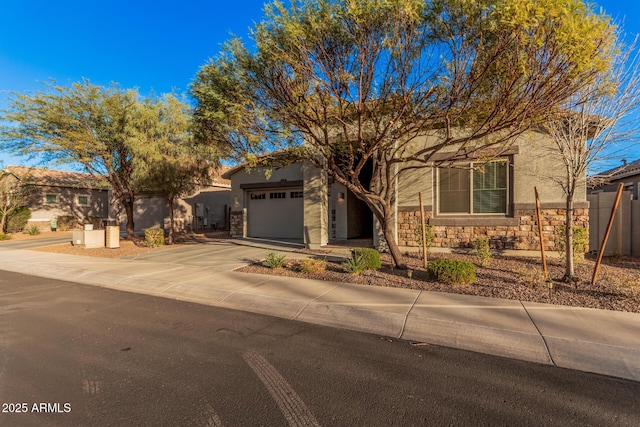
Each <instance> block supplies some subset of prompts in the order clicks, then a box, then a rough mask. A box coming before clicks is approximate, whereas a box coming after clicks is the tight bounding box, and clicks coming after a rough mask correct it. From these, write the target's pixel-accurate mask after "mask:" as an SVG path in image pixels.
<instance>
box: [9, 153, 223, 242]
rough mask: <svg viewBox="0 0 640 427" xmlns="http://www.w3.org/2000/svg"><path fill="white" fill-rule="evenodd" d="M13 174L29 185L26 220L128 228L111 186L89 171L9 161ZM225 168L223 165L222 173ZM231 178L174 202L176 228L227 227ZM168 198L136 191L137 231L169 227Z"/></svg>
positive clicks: (41, 223)
mask: <svg viewBox="0 0 640 427" xmlns="http://www.w3.org/2000/svg"><path fill="white" fill-rule="evenodd" d="M6 170H7V171H8V172H10V173H11V174H12V175H11V176H16V177H19V178H20V179H21V180H23V181H24V182H26V183H28V184H30V185H32V186H33V188H34V189H35V191H33V192H31V193H30V195H29V198H28V202H27V205H28V207H29V208H30V209H31V219H29V224H37V225H38V226H39V227H40V228H41V229H49V228H50V226H51V220H56V221H57V224H56V225H57V226H58V228H62V229H65V228H74V227H76V226H78V225H81V224H82V223H94V224H95V225H102V224H104V223H105V222H107V221H109V222H115V223H119V224H120V226H121V228H122V231H124V230H125V228H126V215H125V214H124V212H123V211H121V209H120V205H119V203H118V202H117V200H115V199H114V197H113V195H112V193H111V191H110V190H109V186H108V184H107V183H105V182H98V181H96V179H95V178H94V177H93V176H92V175H89V174H84V173H78V172H65V171H58V170H50V169H43V168H32V167H24V166H9V167H7V168H6ZM225 170H226V169H225V168H223V169H222V170H221V172H224V171H225ZM230 189H231V182H230V181H228V180H225V179H223V178H221V177H220V175H219V174H217V175H216V176H214V177H213V178H212V182H211V183H210V185H208V186H207V187H204V188H201V189H199V190H198V191H196V192H195V193H194V194H192V195H190V196H188V197H184V198H182V199H179V200H177V201H176V206H175V217H176V224H177V227H176V228H177V229H178V230H183V229H189V230H198V229H205V228H209V229H211V228H213V227H214V226H215V227H219V228H221V229H223V228H225V227H228V225H227V224H228V220H229V206H230V201H231V196H230ZM168 216H169V212H168V208H167V205H166V201H165V200H163V199H160V198H156V197H145V196H139V197H137V198H136V202H135V206H134V225H135V230H136V231H137V232H141V231H142V230H144V229H145V228H149V227H164V228H168V226H169V225H168Z"/></svg>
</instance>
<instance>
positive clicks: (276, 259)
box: [264, 252, 287, 268]
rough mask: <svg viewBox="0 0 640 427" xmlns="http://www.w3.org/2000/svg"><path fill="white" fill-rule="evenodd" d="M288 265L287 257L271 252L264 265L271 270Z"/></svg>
mask: <svg viewBox="0 0 640 427" xmlns="http://www.w3.org/2000/svg"><path fill="white" fill-rule="evenodd" d="M286 263H287V256H286V255H285V254H279V253H278V252H269V253H268V254H267V256H266V257H265V259H264V265H265V266H266V267H269V268H281V267H284V265H285V264H286Z"/></svg>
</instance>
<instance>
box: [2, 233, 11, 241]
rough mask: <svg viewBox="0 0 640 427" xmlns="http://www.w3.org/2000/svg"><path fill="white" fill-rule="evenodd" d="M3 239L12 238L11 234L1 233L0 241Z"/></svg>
mask: <svg viewBox="0 0 640 427" xmlns="http://www.w3.org/2000/svg"><path fill="white" fill-rule="evenodd" d="M2 240H11V236H9V235H8V234H2V233H0V241H2Z"/></svg>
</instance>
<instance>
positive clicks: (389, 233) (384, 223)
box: [378, 212, 407, 270]
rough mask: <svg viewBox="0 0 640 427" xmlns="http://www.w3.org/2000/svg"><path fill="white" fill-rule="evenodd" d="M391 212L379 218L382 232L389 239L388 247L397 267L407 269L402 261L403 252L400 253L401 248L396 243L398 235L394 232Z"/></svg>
mask: <svg viewBox="0 0 640 427" xmlns="http://www.w3.org/2000/svg"><path fill="white" fill-rule="evenodd" d="M391 218H392V216H391V214H390V212H386V219H385V218H378V222H379V223H380V226H381V227H382V233H383V235H384V238H385V240H386V241H387V247H388V248H389V253H390V254H391V257H392V258H393V263H394V264H395V266H396V268H399V269H401V270H405V269H406V268H407V266H406V265H405V264H404V263H403V262H402V254H401V253H400V248H398V244H397V243H396V236H395V235H394V233H393V224H392V223H391Z"/></svg>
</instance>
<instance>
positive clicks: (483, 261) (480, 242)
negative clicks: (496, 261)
mask: <svg viewBox="0 0 640 427" xmlns="http://www.w3.org/2000/svg"><path fill="white" fill-rule="evenodd" d="M473 249H475V251H476V257H477V258H478V263H479V264H480V266H482V267H488V266H490V265H491V248H490V247H489V237H488V236H478V238H476V241H475V242H474V243H473Z"/></svg>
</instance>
